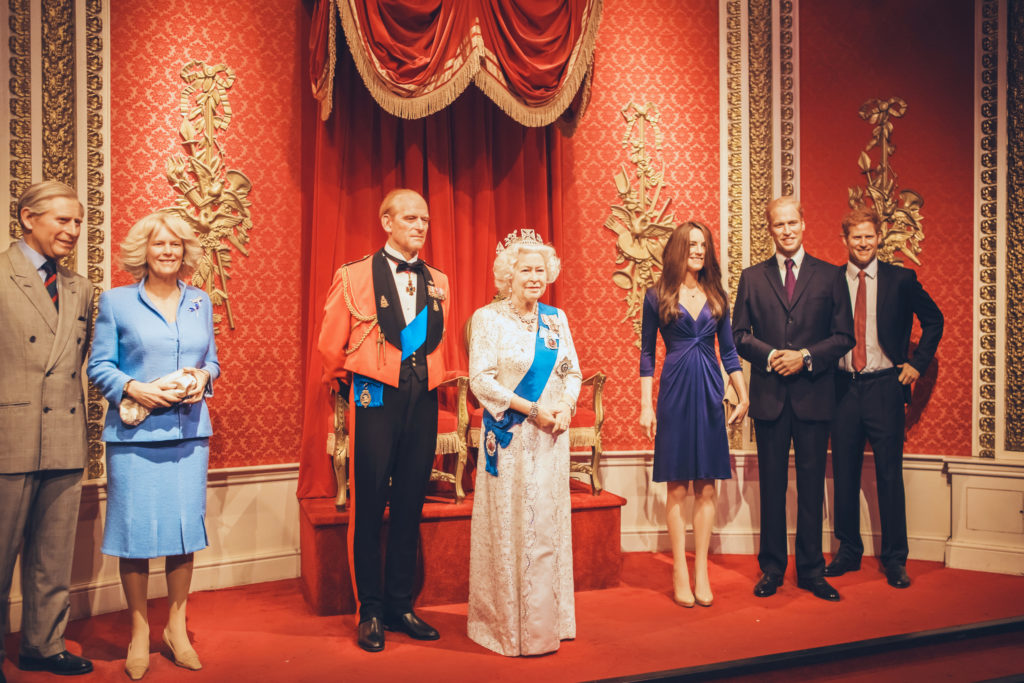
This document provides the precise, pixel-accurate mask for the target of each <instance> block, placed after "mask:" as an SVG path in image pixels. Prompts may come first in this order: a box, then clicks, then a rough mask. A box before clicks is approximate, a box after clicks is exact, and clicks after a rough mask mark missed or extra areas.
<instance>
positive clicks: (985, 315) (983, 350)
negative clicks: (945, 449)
mask: <svg viewBox="0 0 1024 683" xmlns="http://www.w3.org/2000/svg"><path fill="white" fill-rule="evenodd" d="M999 4H1000V2H999V0H981V2H980V3H979V12H980V19H979V25H978V27H977V28H978V30H979V32H980V33H979V38H980V60H979V63H978V68H979V71H978V73H977V76H976V84H977V87H978V104H979V107H980V109H979V111H978V117H979V121H980V127H979V130H978V131H977V133H976V135H977V136H978V138H977V144H978V152H977V154H978V164H977V167H978V172H979V176H978V196H977V198H976V201H977V203H978V216H979V223H978V246H977V249H978V253H977V256H978V265H977V283H978V285H977V298H978V308H977V312H978V319H977V320H978V334H977V335H976V337H977V343H976V351H977V354H978V357H977V366H976V367H977V372H978V375H977V378H976V379H977V389H978V393H977V397H976V404H977V421H976V424H975V430H976V434H977V442H976V443H977V448H976V452H977V455H978V456H980V457H983V458H993V457H995V451H996V384H997V382H996V356H997V353H996V341H997V340H996V337H997V330H996V320H997V309H998V302H997V300H996V285H997V280H998V277H997V274H998V241H999V240H998V237H999V235H998V233H999V213H1000V212H999V184H1000V183H999V181H1000V178H999V175H1000V173H999V171H1000V167H999V118H1000V116H999V114H1000V111H999V109H1000V101H999V100H1000V98H999V92H1000V89H999V34H1000V31H999V14H1000V12H999Z"/></svg>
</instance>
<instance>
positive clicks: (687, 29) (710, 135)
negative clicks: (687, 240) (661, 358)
mask: <svg viewBox="0 0 1024 683" xmlns="http://www.w3.org/2000/svg"><path fill="white" fill-rule="evenodd" d="M596 54H597V58H596V65H595V67H594V83H593V97H592V99H591V101H590V106H589V108H588V109H587V112H586V115H585V116H584V118H583V121H582V122H581V123H580V126H579V128H578V129H577V131H576V134H575V135H574V136H573V137H572V139H571V142H570V144H569V145H568V149H569V153H568V154H567V161H566V163H568V164H571V165H572V167H573V173H574V174H575V176H576V187H575V196H571V195H570V196H568V197H567V204H568V205H569V213H568V214H567V220H566V225H567V234H566V239H565V242H564V244H565V247H564V252H565V253H564V254H563V257H564V258H563V268H562V275H561V276H560V277H559V280H560V283H561V291H562V294H563V297H564V299H563V301H564V303H565V308H566V314H567V315H568V316H569V321H570V323H571V325H572V328H573V337H574V338H575V339H576V347H577V351H578V353H579V355H580V365H581V366H582V367H583V369H584V370H588V369H591V368H592V369H598V368H599V369H601V370H603V371H604V372H605V374H607V375H609V380H608V383H607V384H606V385H605V394H604V395H605V403H604V405H605V414H606V419H605V426H604V435H603V439H602V440H603V445H604V448H605V449H606V450H647V449H651V448H653V443H651V442H649V441H648V440H647V439H646V437H644V436H643V435H642V434H641V432H640V428H639V426H638V425H637V418H638V417H639V414H640V398H639V391H640V390H639V380H638V373H639V362H640V351H639V349H638V348H637V347H636V346H634V344H633V342H634V341H635V339H636V335H635V334H634V333H633V330H632V327H631V326H630V324H629V323H628V322H626V321H624V320H623V318H624V315H625V311H626V306H625V303H624V301H623V297H624V295H625V290H623V289H619V288H618V287H617V286H615V285H614V284H612V281H611V276H612V273H613V272H614V271H615V270H616V267H615V253H616V252H615V233H613V232H611V231H610V230H608V229H607V228H605V227H604V222H605V220H606V219H607V218H608V215H609V213H610V212H609V206H610V205H611V204H613V203H617V202H618V195H617V194H616V191H615V183H614V181H613V179H612V175H613V174H614V173H615V172H616V171H618V170H619V168H620V166H622V165H625V166H626V168H627V169H628V170H629V171H630V172H632V170H633V169H634V168H635V167H634V166H633V165H632V164H631V163H630V162H629V155H628V151H627V150H626V149H625V148H624V147H623V146H622V144H621V143H622V140H623V136H624V134H625V132H626V125H625V121H624V119H623V117H622V114H621V113H620V112H621V111H622V109H623V108H624V107H626V105H627V104H629V103H630V102H635V103H637V104H640V105H643V104H646V103H648V102H652V103H654V104H655V105H656V106H657V107H658V111H659V112H660V115H661V124H660V125H661V129H662V132H663V133H664V135H665V137H664V142H663V146H662V150H661V152H660V153H657V154H656V155H655V159H656V160H657V161H658V162H660V165H661V166H662V168H663V169H664V172H665V180H666V182H667V183H668V186H667V187H666V188H665V190H663V194H662V197H672V211H673V212H674V214H675V218H676V220H678V221H683V220H687V219H689V218H694V219H697V220H700V221H702V222H704V223H706V224H707V225H708V226H709V227H710V228H711V230H712V232H713V233H715V234H717V233H718V229H719V220H718V217H719V161H718V140H719V124H718V93H719V90H718V2H717V1H716V0H643V1H640V2H626V1H623V0H619V1H609V2H605V4H604V16H603V18H602V20H601V28H600V30H599V32H598V39H597V53H596ZM652 154H653V150H652Z"/></svg>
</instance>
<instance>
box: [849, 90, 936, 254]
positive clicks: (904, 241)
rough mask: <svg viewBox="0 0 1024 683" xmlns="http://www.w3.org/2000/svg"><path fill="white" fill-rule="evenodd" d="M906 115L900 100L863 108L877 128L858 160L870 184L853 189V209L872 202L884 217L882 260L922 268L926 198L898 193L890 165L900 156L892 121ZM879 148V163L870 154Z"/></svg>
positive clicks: (908, 192)
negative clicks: (897, 152)
mask: <svg viewBox="0 0 1024 683" xmlns="http://www.w3.org/2000/svg"><path fill="white" fill-rule="evenodd" d="M906 113H907V103H906V102H905V101H904V100H903V99H902V98H899V97H891V98H889V99H888V100H868V101H867V102H865V103H864V104H862V105H861V107H860V111H859V114H860V117H861V118H862V119H864V120H865V121H867V122H868V123H870V124H871V125H872V126H874V128H873V129H872V131H871V140H870V141H868V144H867V146H866V147H865V148H864V150H863V151H862V152H861V153H860V157H859V158H858V159H857V165H858V166H859V167H860V172H861V174H863V175H864V178H865V180H866V181H867V182H866V184H865V186H864V187H851V188H850V190H849V192H850V208H852V209H857V208H864V207H867V206H868V200H870V201H871V204H870V205H871V206H872V207H873V208H874V209H875V211H876V212H878V215H879V216H881V217H882V244H881V245H880V246H879V248H878V258H880V259H881V260H883V261H886V262H887V263H892V264H894V265H897V266H902V265H903V259H904V258H908V259H910V260H911V261H913V262H914V263H915V264H917V265H921V260H920V259H919V258H918V254H920V253H921V241H922V240H924V230H923V229H922V227H921V222H922V221H924V217H923V216H922V215H921V207H923V206H924V198H923V197H922V196H921V195H919V194H918V193H917V192H914V191H913V190H910V189H903V190H899V191H898V192H897V185H896V181H897V179H898V177H897V175H896V172H895V171H894V170H893V169H892V167H891V166H890V165H889V160H890V159H891V158H892V156H893V155H894V154H895V153H896V146H895V145H893V144H892V128H893V124H892V121H893V119H898V118H902V116H903V115H904V114H906ZM876 148H877V150H878V153H879V159H878V162H877V163H876V162H874V161H873V160H872V158H871V156H870V154H869V153H870V152H871V151H872V150H874V149H876Z"/></svg>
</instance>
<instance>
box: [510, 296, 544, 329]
mask: <svg viewBox="0 0 1024 683" xmlns="http://www.w3.org/2000/svg"><path fill="white" fill-rule="evenodd" d="M505 301H507V302H508V310H509V311H510V312H511V313H512V315H513V316H515V318H516V320H518V321H519V322H521V323H522V324H524V325H526V329H528V330H530V331H531V332H532V331H533V323H535V322H536V321H537V316H536V314H534V315H532V316H529V317H523V316H522V315H521V314H520V313H519V311H518V310H516V307H515V306H514V305H513V304H512V299H505Z"/></svg>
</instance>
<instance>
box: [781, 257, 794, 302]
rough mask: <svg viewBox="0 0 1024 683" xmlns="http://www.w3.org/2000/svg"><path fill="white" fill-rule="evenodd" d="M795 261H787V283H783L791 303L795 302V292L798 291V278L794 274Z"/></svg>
mask: <svg viewBox="0 0 1024 683" xmlns="http://www.w3.org/2000/svg"><path fill="white" fill-rule="evenodd" d="M793 265H794V264H793V259H791V258H788V259H786V281H785V282H784V283H783V284H784V285H785V287H786V298H787V299H789V300H790V301H792V300H793V292H794V290H796V276H795V275H794V274H793Z"/></svg>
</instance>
